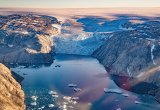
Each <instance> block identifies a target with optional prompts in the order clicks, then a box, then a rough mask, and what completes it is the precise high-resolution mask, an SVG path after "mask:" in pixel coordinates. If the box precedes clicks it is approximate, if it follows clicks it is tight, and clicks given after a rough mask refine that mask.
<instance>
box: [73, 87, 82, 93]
mask: <svg viewBox="0 0 160 110" xmlns="http://www.w3.org/2000/svg"><path fill="white" fill-rule="evenodd" d="M73 90H74V91H75V92H79V91H81V89H80V88H73Z"/></svg>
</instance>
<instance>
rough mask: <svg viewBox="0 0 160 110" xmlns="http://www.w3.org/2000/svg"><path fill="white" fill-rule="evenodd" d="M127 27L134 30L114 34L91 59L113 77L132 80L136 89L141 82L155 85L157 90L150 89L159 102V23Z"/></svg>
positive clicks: (151, 22)
mask: <svg viewBox="0 0 160 110" xmlns="http://www.w3.org/2000/svg"><path fill="white" fill-rule="evenodd" d="M126 25H127V24H124V26H126ZM127 26H128V28H133V29H134V28H135V30H126V31H122V32H115V33H113V35H112V37H111V38H110V39H108V40H106V42H105V43H104V44H103V45H102V46H101V47H99V48H98V49H97V50H96V51H95V52H94V53H93V54H92V56H93V57H95V58H97V59H98V60H99V61H100V63H102V64H103V65H104V66H105V68H106V69H107V71H108V72H109V73H110V74H111V75H118V76H123V77H129V78H130V80H129V81H128V83H129V86H132V87H134V86H135V85H138V84H140V83H142V82H144V83H148V84H153V85H155V86H156V87H157V88H156V89H152V88H150V89H149V91H148V92H150V93H151V94H153V95H154V96H155V98H156V99H157V100H158V101H159V102H160V96H159V94H158V93H159V92H160V91H159V90H160V60H159V58H160V51H159V50H160V45H159V42H160V36H159V32H160V30H159V29H160V28H159V27H160V23H159V22H158V21H149V22H147V23H142V24H133V25H132V24H130V25H127ZM146 28H147V29H146ZM143 89H144V90H145V87H144V88H143ZM136 91H137V92H138V91H139V90H136Z"/></svg>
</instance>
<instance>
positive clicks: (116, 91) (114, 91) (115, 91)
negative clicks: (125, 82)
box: [104, 88, 123, 94]
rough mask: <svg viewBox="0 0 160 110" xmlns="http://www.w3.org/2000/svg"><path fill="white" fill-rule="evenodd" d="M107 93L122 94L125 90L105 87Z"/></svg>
mask: <svg viewBox="0 0 160 110" xmlns="http://www.w3.org/2000/svg"><path fill="white" fill-rule="evenodd" d="M104 92H105V93H117V94H122V93H123V92H122V91H121V90H120V89H107V88H104Z"/></svg>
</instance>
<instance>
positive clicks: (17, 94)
mask: <svg viewBox="0 0 160 110" xmlns="http://www.w3.org/2000/svg"><path fill="white" fill-rule="evenodd" d="M0 110H25V104H24V92H23V91H22V89H21V86H20V84H19V83H18V82H16V80H15V79H14V78H13V77H12V74H11V71H10V70H9V69H8V68H7V67H6V66H4V65H3V64H0Z"/></svg>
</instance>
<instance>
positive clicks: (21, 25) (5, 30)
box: [0, 14, 60, 64]
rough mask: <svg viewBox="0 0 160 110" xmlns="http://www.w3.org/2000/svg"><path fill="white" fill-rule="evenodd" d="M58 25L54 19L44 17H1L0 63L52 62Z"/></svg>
mask: <svg viewBox="0 0 160 110" xmlns="http://www.w3.org/2000/svg"><path fill="white" fill-rule="evenodd" d="M57 25H60V23H59V22H58V20H57V19H56V18H55V17H51V16H45V15H32V14H28V15H21V14H13V15H8V16H0V51H1V53H0V62H3V63H37V64H38V63H51V62H52V61H53V58H52V55H51V53H52V51H53V50H54V43H53V41H52V36H54V35H56V34H58V32H59V29H58V28H57Z"/></svg>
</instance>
